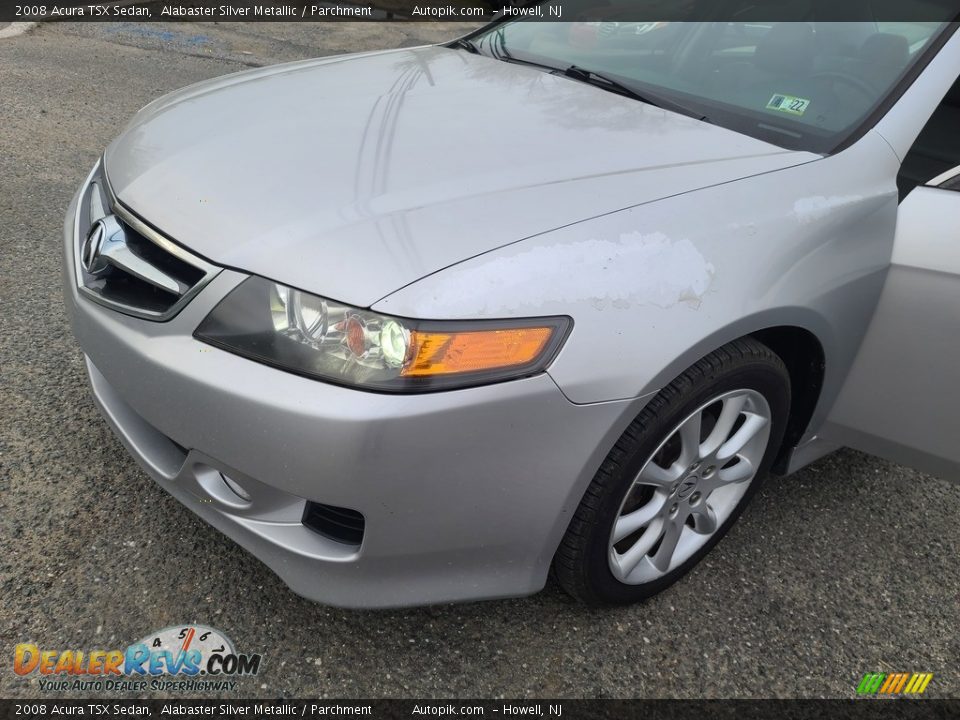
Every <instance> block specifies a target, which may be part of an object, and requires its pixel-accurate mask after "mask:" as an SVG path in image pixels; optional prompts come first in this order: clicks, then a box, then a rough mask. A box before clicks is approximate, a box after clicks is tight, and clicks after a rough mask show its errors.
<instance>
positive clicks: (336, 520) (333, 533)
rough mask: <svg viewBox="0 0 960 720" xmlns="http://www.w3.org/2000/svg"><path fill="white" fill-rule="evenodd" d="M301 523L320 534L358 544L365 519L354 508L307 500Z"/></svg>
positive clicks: (361, 536) (338, 540)
mask: <svg viewBox="0 0 960 720" xmlns="http://www.w3.org/2000/svg"><path fill="white" fill-rule="evenodd" d="M302 522H303V524H304V525H305V526H306V527H308V528H310V529H311V530H313V531H314V532H316V533H319V534H320V535H323V536H324V537H326V538H330V539H331V540H336V541H337V542H340V543H344V544H345V545H360V543H362V542H363V530H364V527H365V526H366V521H365V520H364V518H363V515H362V514H360V513H358V512H357V511H356V510H350V509H349V508H342V507H336V506H335V505H324V504H323V503H315V502H308V503H307V507H306V508H304V511H303V521H302Z"/></svg>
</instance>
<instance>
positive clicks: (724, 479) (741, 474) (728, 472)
mask: <svg viewBox="0 0 960 720" xmlns="http://www.w3.org/2000/svg"><path fill="white" fill-rule="evenodd" d="M737 458H738V459H737V462H736V464H735V465H731V466H730V467H728V468H723V469H722V470H720V472H718V473H717V478H718V479H719V480H720V482H719V483H718V485H727V484H730V483H738V482H743V481H744V480H749V479H750V478H752V477H753V475H754V472H755V470H754V467H753V463H751V462H750V461H749V460H747V458H745V457H744V456H743V455H738V456H737Z"/></svg>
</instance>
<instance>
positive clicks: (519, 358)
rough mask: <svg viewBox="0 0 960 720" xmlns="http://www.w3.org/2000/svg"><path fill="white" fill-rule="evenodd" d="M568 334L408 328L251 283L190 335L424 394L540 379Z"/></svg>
mask: <svg viewBox="0 0 960 720" xmlns="http://www.w3.org/2000/svg"><path fill="white" fill-rule="evenodd" d="M569 328H570V319H569V318H566V317H548V318H534V319H530V320H495V321H494V320H476V321H462V322H461V321H436V322H434V321H420V320H407V319H403V318H395V317H389V316H386V315H381V314H379V313H375V312H371V311H369V310H361V309H359V308H354V307H350V306H348V305H341V304H340V303H336V302H333V301H332V300H327V299H325V298H322V297H318V296H317V295H311V294H309V293H305V292H302V291H300V290H294V289H293V288H289V287H286V286H284V285H279V284H277V283H274V282H271V281H269V280H265V279H263V278H258V277H252V278H250V279H248V280H245V281H244V282H242V283H241V284H240V285H239V286H238V287H236V288H235V289H234V290H233V291H232V292H231V293H230V294H229V295H228V296H227V297H226V298H224V299H223V300H222V301H221V302H220V304H219V305H217V306H216V307H215V308H214V309H213V310H212V311H211V312H210V314H209V315H208V316H207V317H206V319H205V320H204V321H203V322H202V323H201V324H200V327H198V328H197V331H196V333H194V334H195V336H196V337H197V338H198V339H199V340H203V341H204V342H207V343H210V344H211V345H216V346H218V347H221V348H223V349H224V350H229V351H230V352H234V353H237V354H238V355H243V356H244V357H248V358H251V359H253V360H257V361H259V362H262V363H267V364H269V365H273V366H275V367H278V368H280V369H282V370H288V371H290V372H294V373H298V374H301V375H306V376H309V377H314V378H320V379H323V380H327V381H330V382H334V383H338V384H342V385H350V386H354V387H359V388H366V389H370V390H380V391H386V392H428V391H431V390H448V389H451V388H458V387H468V386H471V385H480V384H484V383H491V382H497V381H500V380H507V379H511V378H517V377H525V376H528V375H533V374H535V373H538V372H541V371H542V370H544V368H546V366H547V365H548V364H549V363H550V361H551V360H552V359H553V357H554V356H555V355H556V353H557V350H558V349H559V348H560V345H561V344H562V343H563V340H564V338H565V337H566V335H567V331H568V330H569Z"/></svg>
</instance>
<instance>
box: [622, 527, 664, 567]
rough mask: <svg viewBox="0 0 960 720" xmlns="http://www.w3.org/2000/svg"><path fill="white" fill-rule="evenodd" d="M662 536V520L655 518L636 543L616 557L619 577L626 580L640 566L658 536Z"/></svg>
mask: <svg viewBox="0 0 960 720" xmlns="http://www.w3.org/2000/svg"><path fill="white" fill-rule="evenodd" d="M662 534H663V519H662V518H656V519H655V520H654V521H653V522H652V523H651V524H650V527H648V528H647V531H646V532H645V533H643V535H641V536H640V537H639V538H637V541H636V542H635V543H634V544H633V545H632V546H631V547H630V549H629V550H627V551H626V552H625V553H623V554H622V555H618V556H617V558H616V559H617V564H618V565H619V567H620V577H622V578H626V577H627V576H628V575H629V574H630V573H631V572H633V569H634V568H635V567H636V566H637V565H638V564H640V561H641V560H643V559H644V558H645V557H646V556H647V553H648V552H650V548H652V547H653V546H654V544H655V543H656V542H657V540H659V539H660V536H661V535H662Z"/></svg>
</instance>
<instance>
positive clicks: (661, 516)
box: [554, 339, 790, 604]
mask: <svg viewBox="0 0 960 720" xmlns="http://www.w3.org/2000/svg"><path fill="white" fill-rule="evenodd" d="M789 406H790V376H789V374H788V373H787V369H786V367H785V366H784V364H783V361H782V360H781V359H780V357H779V356H778V355H777V354H776V353H774V352H773V351H772V350H770V349H769V348H767V347H766V346H765V345H763V344H761V343H759V342H757V341H756V340H752V339H745V340H738V341H736V342H734V343H731V344H730V345H727V346H725V347H723V348H721V349H720V350H717V351H716V352H714V353H711V354H710V355H708V356H707V357H706V358H704V359H703V360H701V361H700V362H698V363H697V364H696V365H694V366H693V367H691V368H690V369H688V370H687V371H686V372H684V373H683V374H682V375H681V376H680V377H678V378H677V379H676V380H674V381H673V382H672V383H671V384H670V385H668V386H667V387H666V388H664V389H663V390H662V391H661V392H660V393H659V394H658V395H657V396H656V397H655V398H654V399H653V400H651V401H650V402H649V403H648V404H647V406H646V407H645V408H644V409H643V411H642V412H641V414H640V416H639V417H638V418H637V419H636V420H634V422H633V423H632V424H631V425H630V427H628V428H627V430H626V431H625V432H624V434H623V435H622V436H621V438H620V439H619V440H618V441H617V444H616V445H615V446H614V448H613V450H611V451H610V454H609V455H608V456H607V458H606V459H605V460H604V462H603V465H602V466H601V467H600V470H599V471H598V472H597V474H596V476H595V477H594V479H593V481H592V482H591V484H590V486H589V487H588V488H587V491H586V493H585V495H584V497H583V500H582V501H581V503H580V506H579V507H578V508H577V511H576V513H575V514H574V517H573V519H572V520H571V523H570V526H569V528H568V529H567V533H566V535H565V536H564V538H563V541H562V542H561V544H560V547H559V549H558V550H557V554H556V556H555V558H554V571H555V573H556V576H557V579H558V580H559V581H560V584H561V585H562V586H563V588H564V589H565V590H567V592H569V593H570V594H572V595H573V596H574V597H577V598H579V599H581V600H583V601H585V602H588V603H591V604H599V603H629V602H635V601H637V600H642V599H644V598H647V597H650V596H651V595H654V594H655V593H658V592H660V591H661V590H663V589H664V588H666V587H668V586H669V585H671V584H672V583H674V582H676V581H677V580H678V579H679V578H680V577H681V576H682V575H683V574H684V573H686V572H687V571H688V570H690V568H692V567H693V566H694V565H696V564H697V562H699V561H700V559H701V558H702V557H703V556H704V555H706V554H707V552H709V551H710V548H712V547H713V546H714V545H715V544H716V543H717V542H718V541H719V540H720V538H721V537H723V535H724V534H726V532H727V530H729V528H730V526H731V525H733V523H734V521H735V520H736V519H737V517H738V516H739V515H740V513H741V512H742V511H743V509H744V507H745V506H746V504H747V503H748V502H749V500H750V498H751V497H752V496H753V494H754V493H755V492H756V490H757V486H758V484H759V479H760V478H761V477H762V476H763V475H764V474H765V473H766V471H767V469H768V468H769V466H770V464H771V463H772V462H773V457H774V455H775V454H776V451H777V448H779V446H780V442H781V440H782V438H783V432H784V426H785V424H786V420H787V416H788V413H789Z"/></svg>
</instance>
